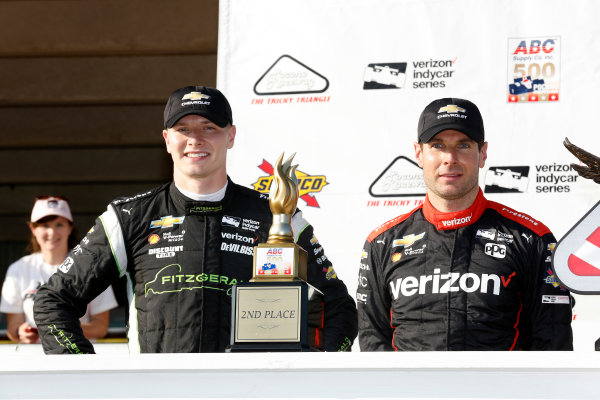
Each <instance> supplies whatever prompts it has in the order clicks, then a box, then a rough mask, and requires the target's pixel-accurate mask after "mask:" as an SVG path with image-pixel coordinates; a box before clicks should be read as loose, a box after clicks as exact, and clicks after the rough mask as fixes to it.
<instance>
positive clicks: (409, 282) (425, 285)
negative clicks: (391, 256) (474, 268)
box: [390, 268, 510, 300]
mask: <svg viewBox="0 0 600 400" xmlns="http://www.w3.org/2000/svg"><path fill="white" fill-rule="evenodd" d="M502 281H504V280H502ZM509 282H510V278H509V279H508V281H506V284H505V285H504V286H506V285H508V283H509ZM501 284H502V282H501V280H500V277H499V276H498V275H495V274H482V275H481V276H479V275H476V274H473V273H467V274H462V275H461V274H460V273H458V272H449V273H446V274H440V270H439V268H436V269H435V270H433V275H421V276H419V277H415V276H407V277H405V278H398V279H396V280H395V281H393V282H390V289H391V291H392V295H393V296H394V300H396V299H398V297H400V295H402V296H404V297H410V296H414V295H415V294H427V293H432V294H438V293H442V294H443V293H450V292H458V291H463V292H466V293H473V292H481V293H491V294H493V295H495V296H498V295H499V294H500V285H501Z"/></svg>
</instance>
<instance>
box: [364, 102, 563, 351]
mask: <svg viewBox="0 0 600 400" xmlns="http://www.w3.org/2000/svg"><path fill="white" fill-rule="evenodd" d="M448 114H452V115H451V116H450V117H447V115H448ZM438 116H441V117H439V118H438ZM478 144H479V146H480V147H479V150H478ZM415 147H416V151H417V159H418V160H419V162H420V165H421V166H422V167H423V172H424V177H425V181H426V184H427V187H428V192H427V196H426V198H425V202H424V204H422V205H421V206H419V207H417V208H415V209H414V210H412V211H411V212H409V213H407V214H404V215H401V216H399V217H397V218H395V219H392V220H390V221H388V222H386V223H384V224H383V225H381V226H380V227H378V228H377V229H376V230H375V231H373V232H372V233H371V234H370V235H369V236H368V238H367V240H366V242H365V245H364V249H363V252H362V260H361V263H360V271H359V280H358V290H357V304H358V317H359V343H360V348H361V351H386V350H388V351H392V350H395V351H421V350H423V351H435V350H572V348H573V347H572V346H573V345H572V342H573V338H572V331H571V325H570V324H571V318H572V317H571V303H570V295H569V293H568V291H567V290H566V289H565V288H564V287H562V286H561V285H560V284H559V283H558V281H557V279H556V277H555V275H554V273H553V271H552V269H551V262H550V259H551V255H552V251H553V249H554V246H555V243H556V240H555V238H554V236H553V235H552V233H551V232H550V230H549V229H548V228H547V227H546V226H545V225H544V224H542V223H541V222H539V221H537V220H535V219H533V218H531V217H530V216H528V215H526V214H523V213H519V212H517V211H514V210H513V209H511V208H509V207H506V206H504V205H502V204H499V203H496V202H493V201H488V200H487V199H486V198H485V197H484V195H483V193H482V191H481V189H479V187H478V184H477V169H478V167H479V168H481V167H483V161H484V160H485V150H486V149H487V142H486V143H485V145H484V143H483V122H482V121H481V116H480V114H479V111H478V110H477V108H476V107H475V105H474V104H472V103H471V102H468V101H466V100H462V99H440V100H437V101H434V102H433V103H432V104H430V105H429V106H428V107H427V108H426V109H425V111H424V113H423V114H422V116H421V120H420V123H419V143H417V144H416V146H415ZM469 176H470V180H469V179H466V178H467V177H469ZM466 181H469V182H467V183H465V184H463V183H464V182H466ZM461 185H462V186H461ZM460 188H466V189H467V190H463V191H461V190H462V189H460ZM459 189H460V190H459ZM456 193H458V194H459V195H461V196H456V195H455V194H456ZM469 196H471V197H469ZM432 199H434V201H437V204H439V205H441V206H448V207H450V206H454V205H456V204H458V207H456V208H457V209H455V210H452V211H448V210H444V211H441V210H440V209H439V208H441V207H438V208H436V207H435V206H434V205H433V204H432ZM462 199H466V200H467V202H464V203H463V204H466V206H462V207H460V204H459V203H457V201H458V200H462Z"/></svg>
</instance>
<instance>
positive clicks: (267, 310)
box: [226, 281, 323, 353]
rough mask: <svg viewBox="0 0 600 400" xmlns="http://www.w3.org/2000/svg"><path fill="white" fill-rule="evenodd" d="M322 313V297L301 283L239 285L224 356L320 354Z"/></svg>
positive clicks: (309, 286)
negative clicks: (243, 354) (255, 353)
mask: <svg viewBox="0 0 600 400" xmlns="http://www.w3.org/2000/svg"><path fill="white" fill-rule="evenodd" d="M322 313H323V293H321V292H320V291H319V290H318V289H316V288H315V287H313V286H312V285H310V284H308V283H306V282H304V281H289V282H260V283H258V282H253V283H239V284H237V285H235V286H234V287H233V296H232V315H231V317H232V318H231V319H232V321H231V325H232V329H231V342H230V343H231V344H230V345H229V346H228V348H227V350H226V352H228V353H230V352H284V351H285V352H305V351H320V350H319V349H318V347H319V345H318V343H319V342H320V340H315V338H319V339H320V331H321V329H322V321H323V319H322V315H323V314H322ZM309 333H310V335H309ZM309 337H310V338H309ZM311 345H314V346H311Z"/></svg>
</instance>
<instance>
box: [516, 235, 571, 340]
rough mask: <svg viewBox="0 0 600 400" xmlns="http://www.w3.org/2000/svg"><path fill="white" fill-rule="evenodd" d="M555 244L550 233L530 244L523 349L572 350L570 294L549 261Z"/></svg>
mask: <svg viewBox="0 0 600 400" xmlns="http://www.w3.org/2000/svg"><path fill="white" fill-rule="evenodd" d="M555 245H556V239H555V238H554V236H553V235H552V234H546V235H544V236H543V237H541V238H539V237H538V238H537V239H535V240H534V242H533V243H532V247H533V250H532V252H531V258H530V267H531V274H530V276H531V279H530V281H529V290H528V294H527V296H526V298H525V304H524V318H525V320H524V321H523V323H524V328H525V329H524V330H525V332H524V334H525V337H526V339H527V342H526V345H525V349H526V350H573V332H572V330H571V320H572V313H571V296H570V294H569V291H568V290H567V289H566V288H564V287H563V286H562V285H560V283H559V281H558V280H557V278H556V276H555V275H554V272H553V271H552V265H551V262H550V257H551V255H552V252H553V251H554V247H555Z"/></svg>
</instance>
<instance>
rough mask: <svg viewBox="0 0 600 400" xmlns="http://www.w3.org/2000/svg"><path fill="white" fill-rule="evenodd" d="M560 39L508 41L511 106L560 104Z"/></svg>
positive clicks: (544, 38)
mask: <svg viewBox="0 0 600 400" xmlns="http://www.w3.org/2000/svg"><path fill="white" fill-rule="evenodd" d="M559 92H560V38H559V37H534V38H510V39H508V102H509V103H523V102H525V103H530V102H539V101H558V99H559Z"/></svg>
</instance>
